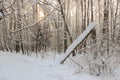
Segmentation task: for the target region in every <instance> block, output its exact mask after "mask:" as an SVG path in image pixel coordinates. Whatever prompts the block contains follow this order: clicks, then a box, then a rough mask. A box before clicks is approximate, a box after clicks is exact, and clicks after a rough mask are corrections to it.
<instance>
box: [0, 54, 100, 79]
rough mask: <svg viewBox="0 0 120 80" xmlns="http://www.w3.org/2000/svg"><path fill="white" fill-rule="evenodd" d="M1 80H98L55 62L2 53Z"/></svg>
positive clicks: (0, 62)
mask: <svg viewBox="0 0 120 80" xmlns="http://www.w3.org/2000/svg"><path fill="white" fill-rule="evenodd" d="M0 80H98V79H97V78H95V77H94V78H93V77H92V76H89V75H83V74H81V75H80V74H79V75H78V74H74V69H72V68H70V67H68V66H65V65H60V64H59V63H58V62H55V61H54V60H50V59H46V60H41V59H39V58H35V57H29V56H25V55H21V54H14V53H8V52H0Z"/></svg>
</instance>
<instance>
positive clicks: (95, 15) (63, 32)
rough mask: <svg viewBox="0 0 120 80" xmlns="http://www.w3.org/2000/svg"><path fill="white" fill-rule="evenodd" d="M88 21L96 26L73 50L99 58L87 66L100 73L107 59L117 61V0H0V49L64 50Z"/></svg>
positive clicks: (119, 19)
mask: <svg viewBox="0 0 120 80" xmlns="http://www.w3.org/2000/svg"><path fill="white" fill-rule="evenodd" d="M91 22H94V23H95V24H96V28H95V29H94V30H92V31H91V32H90V34H89V35H88V36H87V37H86V38H85V39H84V41H83V42H82V43H81V44H79V45H78V46H77V48H75V49H74V51H73V52H72V53H73V56H75V55H76V54H77V53H78V54H79V53H80V54H82V53H83V54H85V55H89V54H92V55H93V59H94V60H95V61H97V60H98V59H99V61H101V63H100V65H99V64H96V63H94V65H93V63H91V62H90V64H89V66H90V67H89V68H90V73H91V74H93V73H96V74H97V75H100V73H101V72H102V70H104V69H106V67H105V66H106V62H105V61H107V60H109V58H111V57H113V56H114V57H115V58H117V61H115V65H114V66H116V65H117V66H118V64H119V63H120V61H119V60H120V58H119V56H120V54H119V53H120V0H0V50H3V51H10V52H13V51H16V53H17V52H20V51H21V52H22V53H23V54H27V55H30V54H31V52H35V53H36V56H38V54H41V53H42V54H45V52H47V51H54V52H56V53H61V52H65V51H66V49H67V48H68V46H69V45H70V44H71V43H72V42H73V41H74V40H75V39H76V38H77V37H78V36H79V35H80V34H81V33H82V32H83V31H84V30H85V29H86V27H87V26H88V25H89V23H91ZM39 52H41V53H39ZM103 58H104V59H103ZM93 66H94V69H96V68H95V67H96V66H97V72H96V70H93ZM91 69H92V70H91ZM107 71H108V72H110V70H108V69H107Z"/></svg>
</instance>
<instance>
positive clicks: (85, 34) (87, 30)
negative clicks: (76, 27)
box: [60, 23, 95, 64]
mask: <svg viewBox="0 0 120 80" xmlns="http://www.w3.org/2000/svg"><path fill="white" fill-rule="evenodd" d="M94 28H95V24H94V23H90V24H89V25H88V27H87V28H86V29H85V31H84V32H83V33H82V34H80V36H79V37H78V38H77V39H76V40H75V41H74V42H73V43H72V44H71V45H70V46H69V47H68V48H67V50H66V51H65V58H64V59H63V60H62V61H61V63H60V64H63V63H64V62H65V61H66V59H67V58H68V57H69V56H70V55H71V54H72V51H73V50H74V49H75V48H76V47H77V46H78V45H79V44H81V43H82V41H83V40H84V39H85V38H86V37H87V36H88V35H89V33H90V32H91V31H92V30H93V29H94Z"/></svg>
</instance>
